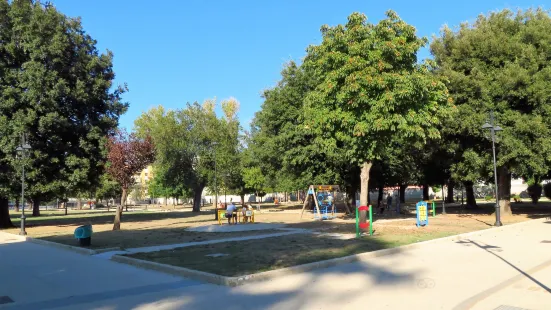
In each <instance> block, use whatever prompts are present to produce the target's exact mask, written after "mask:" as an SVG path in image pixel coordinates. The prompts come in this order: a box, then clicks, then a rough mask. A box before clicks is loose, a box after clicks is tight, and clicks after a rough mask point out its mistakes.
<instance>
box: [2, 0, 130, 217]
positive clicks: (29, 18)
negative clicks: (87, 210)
mask: <svg viewBox="0 0 551 310" xmlns="http://www.w3.org/2000/svg"><path fill="white" fill-rule="evenodd" d="M0 42H2V44H0V171H1V172H2V173H0V205H1V206H0V209H1V210H2V211H1V212H0V223H1V224H2V226H5V225H3V224H6V221H5V217H6V216H7V199H8V198H10V197H13V196H15V195H16V193H15V192H16V191H17V190H18V187H19V188H20V186H19V185H17V183H18V182H19V178H18V177H16V175H17V172H18V169H19V167H20V163H19V162H18V161H17V160H16V158H15V152H14V150H15V148H16V147H17V145H18V143H19V141H20V136H21V134H23V133H26V134H27V135H28V141H29V144H30V145H31V146H32V150H31V152H30V154H29V155H30V156H29V159H28V162H27V165H26V169H27V171H28V175H27V176H28V177H27V180H26V182H27V183H28V194H29V196H30V198H31V199H32V201H33V203H34V210H33V215H39V214H40V212H39V208H38V206H39V204H40V201H42V200H47V199H51V198H54V197H59V196H62V195H63V193H64V192H67V191H76V190H78V189H84V188H92V187H95V186H97V185H98V183H99V176H100V175H101V173H102V171H103V166H104V161H105V149H104V145H105V139H106V136H107V135H108V134H109V133H112V132H113V130H114V129H115V128H116V127H117V124H118V120H119V116H120V115H121V114H122V113H123V112H124V111H125V110H126V107H127V104H126V103H123V102H122V101H121V97H120V96H121V94H122V93H123V92H124V91H125V87H115V86H113V80H114V79H115V74H114V72H113V64H112V61H113V54H112V53H111V52H110V51H107V52H106V53H100V52H99V51H98V50H97V48H96V41H95V40H94V39H93V38H92V37H90V35H88V34H87V33H86V32H85V31H84V29H83V28H82V25H81V22H80V20H79V19H75V18H69V17H67V16H65V15H63V14H61V13H60V12H58V11H57V10H56V8H55V7H53V6H50V5H46V6H44V5H42V4H41V3H40V2H38V1H28V0H14V1H7V0H1V1H0ZM8 224H9V223H8Z"/></svg>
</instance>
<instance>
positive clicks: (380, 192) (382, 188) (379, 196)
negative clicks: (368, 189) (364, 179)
mask: <svg viewBox="0 0 551 310" xmlns="http://www.w3.org/2000/svg"><path fill="white" fill-rule="evenodd" d="M384 190H385V188H384V187H383V185H379V195H378V196H377V206H379V204H381V202H382V201H383V199H384V194H385V192H384Z"/></svg>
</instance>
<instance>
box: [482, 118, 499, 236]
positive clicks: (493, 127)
mask: <svg viewBox="0 0 551 310" xmlns="http://www.w3.org/2000/svg"><path fill="white" fill-rule="evenodd" d="M482 128H483V129H490V132H491V135H492V152H493V155H494V182H495V190H496V222H495V224H494V226H501V217H500V214H499V213H500V212H499V211H500V210H499V198H498V185H497V164H496V144H495V140H496V131H501V130H503V129H502V128H501V127H499V126H497V125H494V111H490V123H485V124H484V125H482Z"/></svg>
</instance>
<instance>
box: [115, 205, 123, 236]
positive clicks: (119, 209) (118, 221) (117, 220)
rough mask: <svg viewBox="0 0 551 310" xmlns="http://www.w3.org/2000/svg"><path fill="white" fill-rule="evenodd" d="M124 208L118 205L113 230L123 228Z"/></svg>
mask: <svg viewBox="0 0 551 310" xmlns="http://www.w3.org/2000/svg"><path fill="white" fill-rule="evenodd" d="M122 210H123V206H117V211H116V212H115V221H114V222H113V230H121V219H122Z"/></svg>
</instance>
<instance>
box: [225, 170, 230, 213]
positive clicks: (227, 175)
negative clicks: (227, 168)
mask: <svg viewBox="0 0 551 310" xmlns="http://www.w3.org/2000/svg"><path fill="white" fill-rule="evenodd" d="M229 178H230V174H229V173H226V182H225V183H228V179H229ZM227 189H228V185H227V184H226V186H224V206H225V207H226V208H227V207H228V198H226V190H227Z"/></svg>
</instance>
